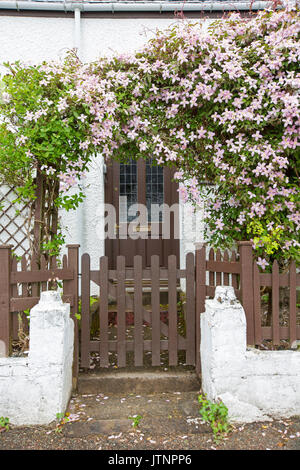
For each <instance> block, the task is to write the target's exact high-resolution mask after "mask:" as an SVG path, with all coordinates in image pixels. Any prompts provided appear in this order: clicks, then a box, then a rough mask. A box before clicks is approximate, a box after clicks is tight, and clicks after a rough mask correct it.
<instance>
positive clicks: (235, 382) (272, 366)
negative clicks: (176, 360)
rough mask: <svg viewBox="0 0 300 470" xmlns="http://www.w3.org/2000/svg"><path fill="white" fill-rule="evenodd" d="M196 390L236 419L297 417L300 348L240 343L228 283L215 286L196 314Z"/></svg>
mask: <svg viewBox="0 0 300 470" xmlns="http://www.w3.org/2000/svg"><path fill="white" fill-rule="evenodd" d="M201 364H202V389H203V392H204V393H205V394H207V398H208V399H209V400H212V401H218V400H222V401H223V403H224V404H225V405H226V406H227V408H228V411H229V419H230V421H232V422H237V423H249V422H254V421H270V420H272V419H273V418H288V417H292V416H298V415H300V351H292V350H285V351H260V350H257V349H254V348H248V349H247V344H246V317H245V312H244V309H243V307H242V306H241V304H240V303H239V301H238V300H237V299H236V297H235V294H234V290H233V288H232V287H227V286H226V287H217V288H216V293H215V298H214V299H213V300H206V310H205V313H203V314H202V315H201Z"/></svg>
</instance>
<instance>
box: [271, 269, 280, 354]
mask: <svg viewBox="0 0 300 470" xmlns="http://www.w3.org/2000/svg"><path fill="white" fill-rule="evenodd" d="M279 326H280V325H279V266H278V262H277V260H275V261H274V263H273V266H272V335H273V344H274V345H278V344H280V334H279Z"/></svg>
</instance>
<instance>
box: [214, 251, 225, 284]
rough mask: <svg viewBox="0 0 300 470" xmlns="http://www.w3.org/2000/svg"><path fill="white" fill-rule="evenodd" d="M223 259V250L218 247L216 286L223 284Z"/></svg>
mask: <svg viewBox="0 0 300 470" xmlns="http://www.w3.org/2000/svg"><path fill="white" fill-rule="evenodd" d="M221 260H222V257H221V251H220V250H219V249H218V250H217V253H216V286H221V285H222V277H221V272H223V269H224V268H223V264H224V263H221Z"/></svg>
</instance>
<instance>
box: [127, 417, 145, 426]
mask: <svg viewBox="0 0 300 470" xmlns="http://www.w3.org/2000/svg"><path fill="white" fill-rule="evenodd" d="M142 418H143V417H142V416H141V415H135V416H128V419H131V420H132V426H133V427H134V428H137V427H138V426H139V424H140V422H141V419H142Z"/></svg>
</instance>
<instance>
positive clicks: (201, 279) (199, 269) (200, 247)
mask: <svg viewBox="0 0 300 470" xmlns="http://www.w3.org/2000/svg"><path fill="white" fill-rule="evenodd" d="M195 246H196V283H195V284H196V285H195V288H196V373H197V374H198V375H199V374H200V373H201V358H200V343H201V330H200V316H201V313H203V312H204V311H205V297H206V245H205V244H203V243H196V244H195Z"/></svg>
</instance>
